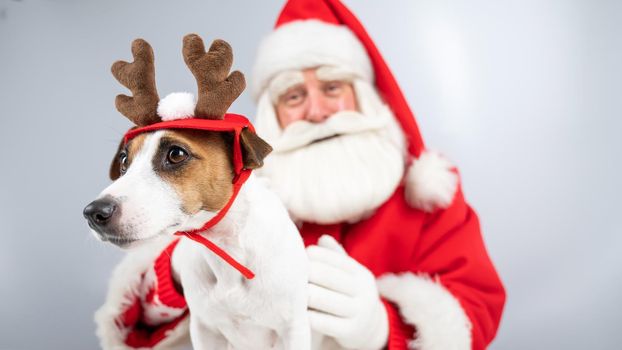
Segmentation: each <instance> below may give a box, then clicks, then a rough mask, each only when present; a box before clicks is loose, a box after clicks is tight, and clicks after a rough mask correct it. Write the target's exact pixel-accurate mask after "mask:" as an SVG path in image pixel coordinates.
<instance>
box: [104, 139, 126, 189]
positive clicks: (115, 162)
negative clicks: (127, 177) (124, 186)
mask: <svg viewBox="0 0 622 350" xmlns="http://www.w3.org/2000/svg"><path fill="white" fill-rule="evenodd" d="M122 150H123V139H121V142H119V147H117V151H116V152H115V154H114V157H113V158H112V162H111V163H110V171H109V172H108V176H110V180H112V181H114V180H116V179H118V178H119V177H120V176H121V163H120V162H119V154H120V153H121V151H122Z"/></svg>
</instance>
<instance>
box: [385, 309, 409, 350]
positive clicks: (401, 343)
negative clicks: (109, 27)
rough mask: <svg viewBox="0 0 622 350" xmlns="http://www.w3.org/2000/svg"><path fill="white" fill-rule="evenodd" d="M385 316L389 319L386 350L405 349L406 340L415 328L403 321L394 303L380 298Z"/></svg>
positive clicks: (406, 345) (406, 346) (406, 347)
mask: <svg viewBox="0 0 622 350" xmlns="http://www.w3.org/2000/svg"><path fill="white" fill-rule="evenodd" d="M382 303H383V304H384V307H385V309H386V310H387V318H388V319H389V339H388V340H387V346H386V349H387V350H406V349H408V341H409V339H412V335H413V334H415V328H414V327H413V326H411V325H408V324H406V323H404V321H403V320H402V318H401V317H400V314H399V312H398V310H397V308H396V307H395V305H393V304H391V303H390V302H388V301H386V300H384V299H382Z"/></svg>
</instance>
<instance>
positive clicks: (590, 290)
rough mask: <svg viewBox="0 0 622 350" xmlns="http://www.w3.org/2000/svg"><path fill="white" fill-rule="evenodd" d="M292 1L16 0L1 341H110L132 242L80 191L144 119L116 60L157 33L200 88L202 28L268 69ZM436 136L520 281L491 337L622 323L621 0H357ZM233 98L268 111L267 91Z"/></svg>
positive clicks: (184, 85) (21, 345)
mask: <svg viewBox="0 0 622 350" xmlns="http://www.w3.org/2000/svg"><path fill="white" fill-rule="evenodd" d="M281 4H282V2H281V1H270V2H266V1H264V2H262V3H261V4H260V3H259V2H258V1H242V0H235V1H228V2H223V1H190V0H184V1H174V2H173V1H167V2H165V1H154V0H140V1H138V0H132V1H128V0H126V1H122V0H114V1H94V0H90V1H86V0H80V1H79V0H47V1H46V0H21V1H17V0H15V1H9V0H0V150H1V153H0V154H2V157H1V158H0V235H1V241H0V277H1V278H2V280H1V281H0V349H1V350H8V349H93V348H96V347H97V341H96V339H95V336H94V324H93V321H92V314H93V312H94V310H95V309H96V308H97V307H98V306H99V305H100V304H101V303H102V301H103V298H104V293H105V290H106V285H107V278H108V276H109V273H110V271H111V270H112V268H113V266H114V264H115V263H116V261H117V260H118V259H119V258H120V257H121V253H120V252H119V251H117V250H116V249H115V248H113V247H111V246H106V245H102V244H99V243H97V242H96V241H95V240H94V239H93V238H92V237H91V236H90V235H89V233H88V229H87V225H86V222H85V221H84V220H83V218H82V214H81V213H82V208H83V207H84V205H86V204H87V203H88V202H90V201H91V200H92V198H94V196H95V195H96V194H97V193H98V192H99V191H100V190H101V189H103V188H104V186H106V184H107V183H108V179H107V175H106V174H107V168H108V164H109V161H110V159H111V157H112V155H113V152H114V150H115V147H116V143H117V141H118V139H119V138H120V137H121V135H122V133H123V132H124V131H125V129H126V128H128V127H129V122H128V121H126V120H125V118H124V117H122V116H121V115H120V114H118V113H117V112H116V110H115V108H114V102H113V101H114V96H115V95H116V94H117V93H119V92H122V91H124V89H123V88H122V87H121V86H120V85H119V84H118V83H117V82H116V81H115V80H114V78H112V76H111V74H110V73H109V67H110V64H111V63H112V62H113V61H115V60H117V59H126V60H127V59H130V57H131V56H130V51H129V47H130V42H131V40H132V39H134V38H135V37H139V36H141V37H144V38H145V39H147V40H148V41H149V42H150V43H151V44H152V45H153V46H154V49H155V51H156V62H157V63H156V64H157V73H156V76H157V80H158V89H159V91H160V94H161V95H165V94H166V93H168V92H171V91H180V90H190V91H194V88H195V85H194V84H195V83H194V81H193V79H192V76H191V75H190V73H189V72H188V71H187V69H186V68H185V66H184V63H183V60H182V58H181V54H180V50H181V38H182V36H183V35H184V34H186V33H189V32H197V33H199V34H201V35H202V36H203V37H204V38H205V40H206V41H209V40H211V39H214V38H216V37H220V38H223V39H226V40H228V41H229V42H230V43H231V44H232V45H233V48H234V51H235V55H236V60H235V67H236V68H238V69H241V70H243V71H245V72H249V71H250V67H251V63H252V58H253V55H254V52H255V49H256V47H257V43H258V40H259V38H260V37H261V36H263V35H264V34H265V33H267V32H268V31H269V30H270V28H271V26H272V23H273V22H274V19H275V17H276V15H277V13H278V11H279V9H280V7H281ZM346 4H347V5H348V6H350V8H351V9H352V10H353V11H354V12H355V13H356V14H357V15H358V16H359V18H360V19H361V20H362V22H363V23H364V24H365V26H366V27H367V28H368V30H369V32H370V34H371V36H372V37H373V38H374V39H375V40H376V43H377V45H378V46H379V48H380V50H381V52H382V53H383V54H384V56H385V59H386V60H387V62H388V63H389V65H390V67H391V68H392V69H393V71H394V73H395V75H396V76H397V78H398V81H399V82H400V84H401V86H402V88H403V90H404V92H405V94H406V96H407V98H408V100H409V102H410V103H411V105H412V107H413V109H414V111H415V113H416V114H417V116H418V121H419V124H420V127H421V129H422V133H423V135H424V138H425V139H426V142H427V144H428V146H429V147H431V148H434V149H437V150H440V151H442V152H443V153H444V154H445V155H446V156H448V157H449V158H450V159H452V160H453V161H454V162H455V163H457V164H458V166H459V167H460V170H461V173H462V177H463V184H464V191H465V194H466V196H467V199H469V201H470V202H471V203H472V204H473V206H474V207H475V208H476V210H477V211H478V213H479V215H480V218H481V221H482V225H483V230H484V236H485V240H486V242H487V245H488V248H489V251H490V254H491V256H492V258H493V260H494V262H495V263H496V266H497V268H498V270H499V272H500V274H501V277H502V279H503V281H504V282H505V284H506V287H507V290H508V303H507V306H506V311H505V314H504V318H503V321H502V324H501V328H500V330H499V333H498V336H497V339H496V340H495V342H494V344H493V346H492V347H491V348H493V349H615V348H619V347H620V345H619V343H620V342H621V341H622V335H621V334H622V332H620V331H619V330H618V328H619V326H620V325H622V316H621V314H622V302H621V301H620V300H619V297H620V296H621V295H622V293H621V292H622V254H621V253H622V235H621V234H620V233H621V232H620V228H619V227H618V226H617V225H615V217H616V216H617V215H618V211H619V210H620V209H622V206H621V205H620V204H619V198H621V197H622V190H621V186H620V185H619V180H618V179H619V173H620V170H621V166H620V165H619V163H618V162H619V158H620V151H621V150H622V141H621V139H620V133H621V132H622V122H621V121H620V117H621V115H620V108H621V107H622V105H621V102H620V101H621V100H622V88H621V83H620V82H621V81H622V69H621V68H620V63H621V62H622V41H621V40H620V36H621V34H622V3H620V2H616V1H605V0H603V1H563V0H558V1H555V0H522V1H519V0H508V1H483V0H472V1H433V0H413V1H397V0H391V1H387V0H384V1H371V0H368V1H362V0H361V1H356V0H348V1H346ZM232 111H234V112H239V113H243V114H246V115H248V116H250V117H251V118H252V116H253V111H254V108H253V105H252V103H251V99H250V95H249V94H248V92H245V93H244V95H243V96H242V97H241V98H240V99H239V100H238V101H237V102H236V103H235V104H234V106H233V108H232Z"/></svg>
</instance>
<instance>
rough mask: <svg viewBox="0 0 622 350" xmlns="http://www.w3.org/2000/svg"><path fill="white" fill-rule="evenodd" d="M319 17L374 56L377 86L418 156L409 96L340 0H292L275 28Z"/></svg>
mask: <svg viewBox="0 0 622 350" xmlns="http://www.w3.org/2000/svg"><path fill="white" fill-rule="evenodd" d="M306 19H317V20H320V21H323V22H326V23H330V24H337V25H345V26H347V27H348V28H349V29H350V30H351V31H352V32H353V33H354V35H356V37H357V38H358V39H359V40H360V41H361V43H362V44H363V46H364V47H365V49H366V50H367V54H368V56H369V58H370V59H371V62H372V66H373V70H374V74H375V77H376V81H375V83H376V88H377V89H378V92H379V93H380V95H381V96H382V97H383V98H384V100H385V102H386V103H387V104H388V105H389V107H391V110H392V111H393V113H394V114H395V117H396V118H397V120H398V121H399V123H400V125H401V126H402V130H403V131H404V135H406V138H407V140H408V151H409V153H410V154H411V155H413V156H415V157H419V155H420V154H421V152H422V151H423V149H424V144H423V138H422V137H421V134H420V133H419V128H418V127H417V123H416V122H415V115H414V114H413V112H412V111H411V110H410V107H409V106H408V103H407V102H406V98H404V95H403V94H402V90H401V89H400V87H399V85H397V81H396V80H395V78H394V77H393V74H392V73H391V70H390V69H389V66H388V65H387V64H386V63H385V61H384V59H383V58H382V55H381V54H380V51H378V48H376V45H375V44H374V42H373V41H372V40H371V38H370V37H369V35H368V34H367V31H366V30H365V28H364V27H363V25H362V24H361V22H359V20H358V19H357V18H356V16H354V14H352V12H350V10H349V9H348V8H347V7H345V6H344V5H343V4H342V3H341V2H339V1H338V0H289V1H287V3H286V4H285V6H284V7H283V10H281V14H280V15H279V18H278V19H277V21H276V25H275V26H276V27H279V26H281V25H283V24H285V23H289V22H292V21H297V20H306Z"/></svg>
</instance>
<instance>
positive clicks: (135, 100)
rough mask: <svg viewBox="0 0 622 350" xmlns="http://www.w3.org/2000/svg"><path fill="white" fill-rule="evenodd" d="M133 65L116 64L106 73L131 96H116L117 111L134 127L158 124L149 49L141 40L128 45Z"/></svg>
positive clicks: (150, 51) (152, 65)
mask: <svg viewBox="0 0 622 350" xmlns="http://www.w3.org/2000/svg"><path fill="white" fill-rule="evenodd" d="M132 55H133V56H134V62H132V63H128V62H125V61H117V62H115V63H114V64H113V65H112V68H111V69H110V70H111V71H112V75H114V77H115V78H117V80H118V81H119V82H120V83H121V84H123V85H124V86H125V87H127V88H128V89H130V91H132V94H133V96H127V95H123V94H120V95H117V98H116V100H115V104H116V106H117V110H118V111H119V112H121V114H123V115H124V116H126V117H127V118H128V119H129V120H131V121H132V122H134V124H136V125H138V126H145V125H149V124H153V123H157V122H159V121H160V117H158V114H157V109H158V101H160V98H159V97H158V91H157V90H156V83H155V66H154V64H153V49H152V48H151V45H149V43H148V42H146V41H145V40H143V39H136V40H134V41H133V42H132Z"/></svg>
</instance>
